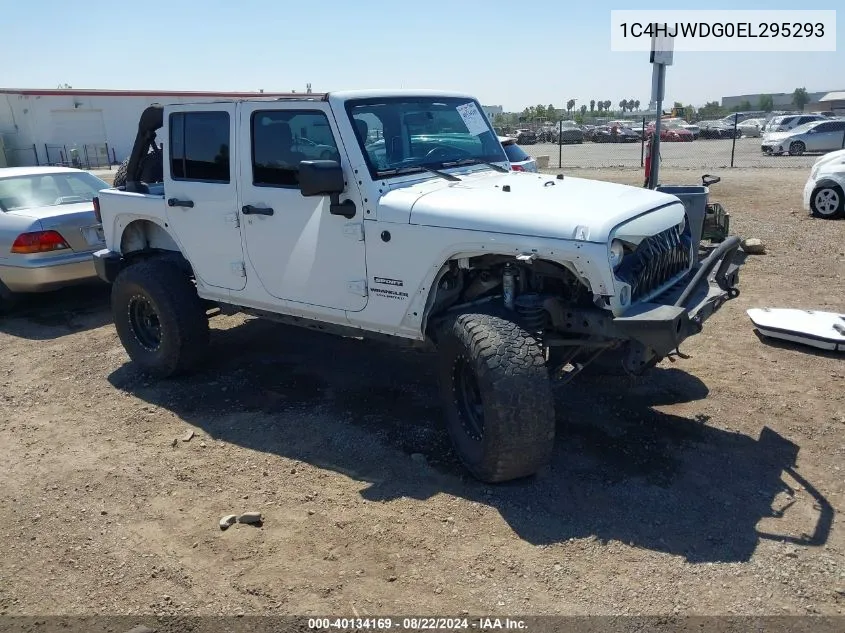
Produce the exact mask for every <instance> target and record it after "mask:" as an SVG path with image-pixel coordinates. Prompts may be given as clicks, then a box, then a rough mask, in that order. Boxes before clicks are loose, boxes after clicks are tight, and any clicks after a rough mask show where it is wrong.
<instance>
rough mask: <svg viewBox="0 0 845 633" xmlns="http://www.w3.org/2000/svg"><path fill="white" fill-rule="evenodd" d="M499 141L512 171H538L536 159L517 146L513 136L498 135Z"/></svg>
mask: <svg viewBox="0 0 845 633" xmlns="http://www.w3.org/2000/svg"><path fill="white" fill-rule="evenodd" d="M499 142H500V143H501V144H502V147H503V148H504V149H505V155H506V156H507V157H508V161H509V162H510V164H511V169H512V170H513V171H532V172H536V171H538V169H537V161H536V160H535V159H534V158H533V157H532V156H531V155H530V154H528V153H527V152H526V151H525V150H524V149H522V148H521V147H520V146H519V144H518V143H517V142H516V139H515V138H511V137H509V136H500V137H499Z"/></svg>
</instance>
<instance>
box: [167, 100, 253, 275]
mask: <svg viewBox="0 0 845 633" xmlns="http://www.w3.org/2000/svg"><path fill="white" fill-rule="evenodd" d="M236 123H237V120H236V117H235V104H234V103H203V104H195V105H185V106H180V107H178V108H176V109H174V110H173V111H172V112H171V114H170V116H169V118H168V120H167V121H166V122H165V126H166V128H167V129H166V132H165V138H166V141H165V143H166V144H167V145H168V146H167V148H166V150H167V151H165V156H167V157H168V160H165V164H164V191H165V202H166V203H167V205H168V206H167V219H168V223H169V224H170V228H171V230H172V234H173V235H175V236H176V238H177V239H178V241H179V247H180V248H181V249H182V253H183V254H184V255H185V256H186V258H187V259H188V261H189V262H190V263H191V265H192V266H193V269H194V273H195V274H196V276H197V279H198V280H199V281H201V282H202V283H204V284H206V285H208V286H215V287H217V288H227V289H230V290H242V289H243V288H244V287H245V286H246V271H245V266H244V256H243V247H242V246H241V231H240V228H238V206H237V205H238V191H237V188H236V186H235V181H236V178H235V173H236V172H235V169H234V168H235V165H236V163H235V158H236V157H235V156H232V152H231V151H230V149H231V147H232V143H231V141H232V138H234V137H235V125H236Z"/></svg>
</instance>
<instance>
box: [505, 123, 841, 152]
mask: <svg viewBox="0 0 845 633" xmlns="http://www.w3.org/2000/svg"><path fill="white" fill-rule="evenodd" d="M840 120H841V119H840V118H838V117H835V116H831V115H825V114H802V113H793V114H781V115H776V116H769V117H768V118H766V117H756V118H743V117H742V115H741V114H730V115H728V116H726V117H723V118H721V119H713V120H705V121H699V122H698V123H688V122H687V121H685V120H684V119H681V118H664V119H661V122H660V140H661V141H663V142H670V143H671V142H684V141H687V142H688V141H694V140H696V139H699V138H701V139H726V138H727V139H730V138H734V137H736V138H742V137H746V138H761V137H763V136H765V135H766V134H773V133H779V132H787V131H790V130H792V129H795V128H799V127H800V128H801V129H802V130H803V129H804V128H803V126H805V125H809V124H816V123H823V122H830V121H836V122H837V123H835V124H833V125H832V126H831V125H827V126H823V127H822V131H827V128H828V127H831V130H830V131H834V130H833V128H836V129H838V127H839V125H840V123H838V121H840ZM654 129H655V125H654V122H653V121H652V122H646V123H643V121H634V120H617V121H610V122H608V123H606V124H603V125H579V124H577V123H576V122H575V121H562V122H560V123H559V124H558V125H557V126H553V127H546V128H542V129H540V130H536V131H534V130H527V129H526V130H516V131H515V132H513V133H511V134H508V135H507V136H508V137H510V138H513V139H515V140H516V142H517V143H519V144H520V145H533V144H535V143H555V144H557V143H562V144H564V145H566V144H572V143H583V142H585V141H590V142H593V143H639V142H641V141H643V140H646V139H647V138H648V137H649V136H650V135H651V134H653V133H654ZM808 129H813V126H812V125H811V126H810V127H809V128H808ZM814 133H815V132H814ZM814 133H813V134H814ZM811 140H812V141H821V137H814V138H813V139H811ZM801 142H803V143H804V148H805V149H804V151H810V150H809V147H811V146H814V145H817V144H818V143H807V142H806V140H803V141H801ZM838 148H839V146H836V147H827V146H826V145H825V149H824V150H819V151H829V150H832V149H838ZM793 149H794V150H796V151H799V150H800V149H801V145H795V146H794V148H793ZM764 151H767V150H765V149H764ZM780 151H781V152H786V151H788V145H787V147H786V148H784V149H782V150H780ZM770 153H778V150H777V147H774V148H773V151H772V152H770Z"/></svg>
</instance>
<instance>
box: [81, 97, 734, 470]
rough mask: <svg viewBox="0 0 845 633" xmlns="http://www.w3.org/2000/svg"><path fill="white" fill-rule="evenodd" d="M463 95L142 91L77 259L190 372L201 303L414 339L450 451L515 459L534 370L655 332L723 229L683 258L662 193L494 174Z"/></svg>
mask: <svg viewBox="0 0 845 633" xmlns="http://www.w3.org/2000/svg"><path fill="white" fill-rule="evenodd" d="M482 112H483V111H482V109H481V107H480V105H479V104H478V102H477V101H476V100H475V99H474V98H473V97H471V96H468V95H462V94H452V93H434V92H428V91H395V92H389V91H378V92H376V91H363V92H342V93H341V92H338V93H329V94H326V95H308V96H303V97H302V98H296V99H292V98H287V99H269V98H267V99H265V98H258V99H253V100H244V101H229V102H219V103H202V104H193V105H186V104H180V105H172V106H164V107H161V106H152V107H150V108H148V109H147V110H145V112H144V114H143V115H142V117H141V121H140V125H139V130H138V136H137V139H136V142H135V146H134V148H133V152H132V155H131V157H130V159H129V161H128V164H127V166H126V168H125V169H124V170H123V174H122V175H121V177H120V178H119V179H118V181H117V182H116V186H115V187H113V188H111V189H106V190H103V191H102V192H100V195H99V199H98V204H97V206H98V212H99V213H100V215H101V219H102V223H103V228H104V230H105V236H106V244H107V248H106V249H105V250H102V251H100V252H98V253H96V254H95V256H94V261H95V265H96V268H97V271H98V274H99V276H100V277H101V278H102V279H104V280H105V281H107V282H110V283H112V284H113V288H112V309H113V315H114V321H115V325H116V328H117V332H118V334H119V336H120V339H121V341H122V342H123V345H124V347H125V348H126V350H127V352H128V354H129V356H130V357H131V359H132V360H133V361H134V362H135V363H137V364H138V365H139V366H140V367H141V368H142V369H143V370H144V371H146V372H148V373H151V374H153V375H156V376H159V377H166V376H170V375H173V374H175V373H178V372H181V371H185V370H189V369H190V368H191V367H193V366H195V365H196V364H197V363H198V362H199V361H200V359H201V357H202V354H203V353H204V351H205V348H206V346H207V343H208V328H209V326H208V318H209V317H208V314H209V313H210V312H212V313H213V311H214V310H215V309H218V308H219V309H220V310H222V311H224V312H227V313H233V312H243V313H248V314H252V315H258V316H262V317H269V318H273V319H277V320H279V321H282V322H284V323H290V324H295V325H300V326H305V327H310V328H315V329H318V330H323V331H328V332H334V333H337V334H340V335H346V336H356V337H366V336H373V337H375V336H379V337H388V338H390V339H392V340H394V341H397V342H404V343H407V344H411V345H422V346H433V347H434V348H436V349H437V351H438V354H439V379H440V382H441V385H442V399H443V405H444V407H445V419H446V425H447V428H448V431H449V433H450V435H451V437H452V440H453V442H454V446H455V450H456V451H457V454H458V455H459V457H460V458H461V460H462V461H463V463H464V464H465V465H466V467H467V468H468V470H469V471H470V472H471V473H472V474H473V475H475V476H476V477H477V478H479V479H481V480H483V481H487V482H499V481H505V480H509V479H514V478H518V477H523V476H526V475H530V474H532V473H534V472H536V471H537V469H538V468H540V467H541V466H542V465H543V464H544V463H545V462H546V461H547V460H548V458H549V457H550V454H551V450H552V445H553V439H554V433H555V414H554V408H553V400H552V393H551V380H552V379H554V380H564V381H565V380H569V379H571V378H572V377H573V376H574V375H575V374H577V373H578V371H580V369H581V368H582V367H584V366H585V365H586V364H587V363H589V362H591V361H592V360H594V359H595V358H596V357H597V356H598V355H599V354H602V353H604V352H607V350H610V349H614V350H615V353H617V354H618V353H619V352H622V354H621V355H620V357H621V359H622V360H621V361H620V362H621V363H622V365H623V366H624V367H625V368H626V369H627V371H629V372H632V373H638V372H640V371H642V370H644V369H646V368H647V367H650V366H653V365H654V364H655V363H657V362H658V361H659V360H661V359H662V358H664V357H666V356H667V355H669V354H670V353H672V352H673V351H675V350H676V349H677V348H678V345H679V344H680V342H681V341H683V340H684V339H685V338H687V337H688V336H690V335H693V334H696V333H698V332H699V331H700V330H701V327H702V322H703V321H704V320H705V319H706V318H707V317H709V316H710V314H712V313H713V312H714V311H715V310H717V309H718V308H719V307H720V306H721V305H722V304H723V303H724V302H725V301H726V300H728V299H729V298H732V297H734V296H736V295H737V294H738V291H737V289H736V285H737V283H738V266H737V265H736V264H734V263H733V256H734V253H735V252H736V249H737V246H738V243H739V240H738V239H737V238H730V239H728V240H726V241H725V242H723V243H722V244H721V245H720V246H719V247H718V248H716V249H715V251H713V252H712V253H711V254H710V255H709V256H708V257H706V258H704V259H703V260H702V261H699V259H698V244H697V243H694V242H696V241H697V240H696V239H695V238H694V237H693V236H694V235H696V233H695V232H694V231H691V228H690V226H689V222H687V221H686V213H685V208H684V205H683V204H682V203H681V201H680V200H679V199H678V198H677V197H675V196H672V195H668V194H665V193H658V192H656V191H652V190H649V189H641V188H636V187H629V186H623V185H617V184H612V183H606V182H597V181H592V180H586V179H581V178H572V177H569V176H566V177H564V176H563V175H556V176H554V175H551V176H550V175H543V174H536V173H527V172H514V171H511V170H510V169H509V163H508V161H507V158H506V156H505V153H504V151H503V148H502V146H501V144H500V143H499V141H498V139H497V137H496V134H495V132H494V131H493V128H492V127H491V125H490V123H489V121H488V120H487V118H486V117H485V116H484V114H482ZM158 130H161V131H162V134H161V136H162V142H161V144H160V145H159V144H158V143H157V142H156V132H157V131H158Z"/></svg>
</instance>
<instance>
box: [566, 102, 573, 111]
mask: <svg viewBox="0 0 845 633" xmlns="http://www.w3.org/2000/svg"><path fill="white" fill-rule="evenodd" d="M574 107H575V99H570V100H569V101H567V102H566V111H567V112H569V113H571V112H572V108H574Z"/></svg>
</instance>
